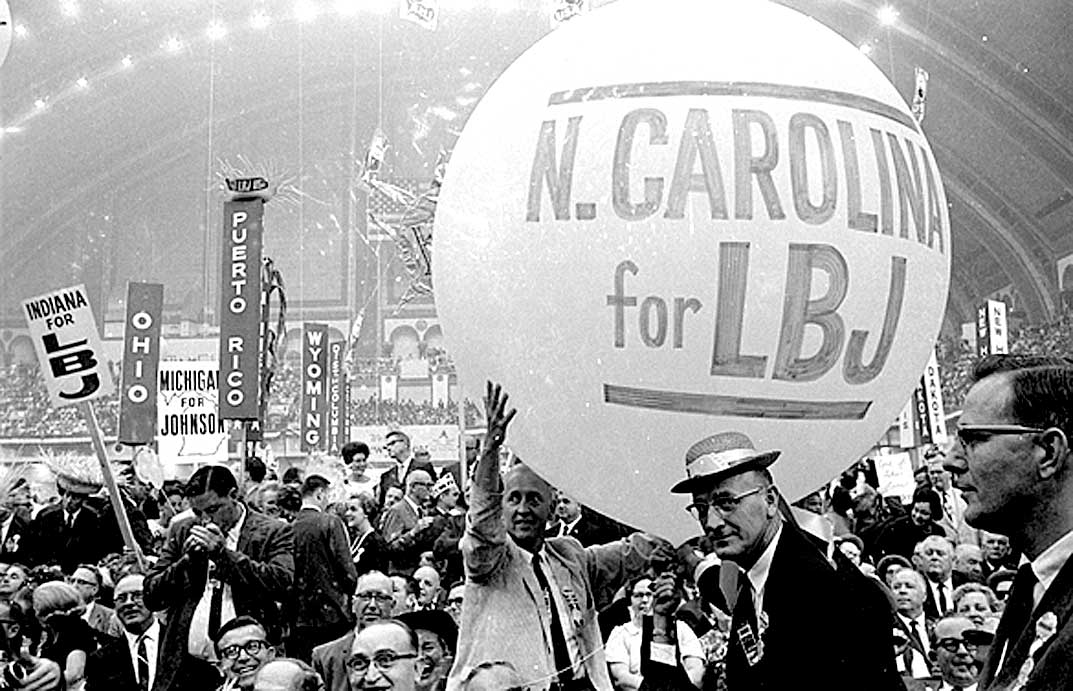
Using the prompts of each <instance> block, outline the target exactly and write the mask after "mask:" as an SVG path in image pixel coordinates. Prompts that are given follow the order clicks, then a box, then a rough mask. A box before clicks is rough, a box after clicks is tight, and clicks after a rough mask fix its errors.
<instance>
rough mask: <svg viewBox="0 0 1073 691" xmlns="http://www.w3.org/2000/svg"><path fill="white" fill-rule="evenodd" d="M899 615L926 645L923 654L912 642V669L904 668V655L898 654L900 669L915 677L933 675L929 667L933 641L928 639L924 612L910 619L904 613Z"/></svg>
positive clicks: (923, 644)
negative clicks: (929, 655)
mask: <svg viewBox="0 0 1073 691" xmlns="http://www.w3.org/2000/svg"><path fill="white" fill-rule="evenodd" d="M898 617H899V618H900V619H901V620H902V623H903V624H905V628H906V630H908V631H915V632H916V634H917V636H918V637H919V638H920V644H921V645H922V646H924V653H923V654H921V652H920V650H918V649H917V648H916V647H914V646H913V645H912V644H910V650H912V651H913V665H912V669H903V667H904V664H903V663H902V656H901V655H899V656H898V671H899V672H902V673H903V674H908V675H910V676H912V677H913V678H914V679H923V678H925V677H930V676H931V669H930V668H929V667H928V653H930V652H931V641H930V640H928V626H927V624H926V623H925V619H924V613H923V612H921V613H920V614H919V615H918V616H916V617H915V618H912V619H910V618H909V617H907V616H905V615H904V614H901V613H899V614H898Z"/></svg>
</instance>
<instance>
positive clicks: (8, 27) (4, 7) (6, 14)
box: [0, 0, 15, 67]
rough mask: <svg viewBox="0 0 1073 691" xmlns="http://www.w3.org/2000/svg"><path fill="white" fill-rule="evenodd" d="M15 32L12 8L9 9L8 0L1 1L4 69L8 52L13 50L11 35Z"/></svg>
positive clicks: (0, 51)
mask: <svg viewBox="0 0 1073 691" xmlns="http://www.w3.org/2000/svg"><path fill="white" fill-rule="evenodd" d="M14 30H15V26H14V22H13V21H12V19H11V8H10V7H8V4H7V0H0V67H3V66H4V61H5V60H7V52H8V51H9V50H10V49H11V35H12V34H13V33H14Z"/></svg>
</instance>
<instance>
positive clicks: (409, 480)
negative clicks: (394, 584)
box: [381, 470, 437, 573]
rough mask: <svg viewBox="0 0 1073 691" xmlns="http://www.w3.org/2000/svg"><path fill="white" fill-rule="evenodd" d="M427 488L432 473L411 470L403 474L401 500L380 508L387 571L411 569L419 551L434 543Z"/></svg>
mask: <svg viewBox="0 0 1073 691" xmlns="http://www.w3.org/2000/svg"><path fill="white" fill-rule="evenodd" d="M431 492H432V476H431V475H429V473H427V472H425V471H424V470H412V471H410V474H409V475H407V476H406V494H405V495H403V497H402V501H399V502H396V503H395V504H394V505H393V506H391V507H390V508H388V509H387V510H385V511H384V518H383V523H382V525H381V533H382V534H383V536H384V540H385V541H386V542H387V546H388V555H389V561H390V564H391V566H390V569H389V570H390V571H392V572H394V571H399V572H405V573H412V572H413V570H414V569H415V568H417V563H418V560H419V559H420V556H421V553H422V552H424V551H426V550H431V549H432V547H433V545H434V544H435V542H436V537H437V535H436V533H435V531H434V530H432V528H433V525H434V520H435V519H434V518H433V517H432V516H430V515H428V511H427V505H428V500H429V496H430V494H431Z"/></svg>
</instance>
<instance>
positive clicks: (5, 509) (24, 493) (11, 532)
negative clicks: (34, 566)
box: [0, 485, 30, 562]
mask: <svg viewBox="0 0 1073 691" xmlns="http://www.w3.org/2000/svg"><path fill="white" fill-rule="evenodd" d="M28 492H29V489H28V488H26V486H25V485H20V486H19V487H18V488H17V489H16V488H13V489H11V490H10V491H8V493H7V494H6V495H4V497H3V500H2V501H0V561H4V562H12V561H24V560H25V559H24V557H23V554H28V553H29V552H28V550H27V549H26V548H25V543H23V536H24V535H27V534H28V533H29V530H30V520H29V519H28V518H27V517H26V516H25V515H22V513H21V512H19V511H17V510H16V506H17V503H16V502H18V501H19V500H21V499H23V497H25V498H26V499H29V496H28Z"/></svg>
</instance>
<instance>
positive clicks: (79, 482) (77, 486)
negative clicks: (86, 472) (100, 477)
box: [56, 473, 102, 497]
mask: <svg viewBox="0 0 1073 691" xmlns="http://www.w3.org/2000/svg"><path fill="white" fill-rule="evenodd" d="M56 486H57V487H59V488H60V489H62V490H63V491H64V492H67V493H68V494H83V495H85V496H87V497H88V496H90V495H93V494H96V493H97V492H100V491H101V486H102V485H101V483H99V482H95V481H93V480H87V479H85V478H78V477H75V476H73V475H68V474H66V473H58V474H57V475H56Z"/></svg>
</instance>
